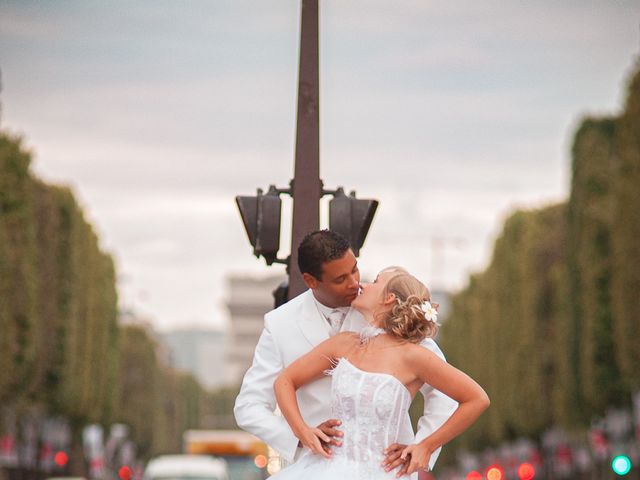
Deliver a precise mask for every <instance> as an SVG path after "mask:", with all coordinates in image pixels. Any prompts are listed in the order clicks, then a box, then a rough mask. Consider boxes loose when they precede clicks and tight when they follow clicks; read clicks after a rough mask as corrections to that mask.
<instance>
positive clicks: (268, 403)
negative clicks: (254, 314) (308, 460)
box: [233, 322, 298, 462]
mask: <svg viewBox="0 0 640 480" xmlns="http://www.w3.org/2000/svg"><path fill="white" fill-rule="evenodd" d="M283 369H284V366H283V364H282V359H281V357H280V354H279V352H278V348H277V345H276V343H275V341H274V339H273V336H272V334H271V332H270V331H269V328H268V326H267V323H266V322H265V327H264V330H263V331H262V334H261V335H260V340H258V345H257V346H256V350H255V353H254V356H253V363H252V365H251V367H250V368H249V370H247V373H246V374H245V376H244V379H243V380H242V387H240V393H239V394H238V396H237V397H236V402H235V406H234V408H233V413H234V415H235V418H236V422H237V424H238V426H239V427H240V428H242V429H243V430H246V431H247V432H249V433H252V434H254V435H255V436H256V437H258V438H260V439H261V440H262V441H264V442H265V443H267V444H268V445H270V446H271V447H272V448H274V449H275V450H276V451H278V453H279V454H280V455H281V456H282V457H283V458H284V459H285V460H287V461H288V462H293V460H294V457H295V455H296V452H297V447H298V439H297V438H296V437H295V435H294V434H293V432H292V431H291V428H290V427H289V425H288V424H287V422H286V420H285V419H284V417H282V416H280V415H277V414H276V413H275V409H276V406H277V404H276V397H275V393H274V391H273V382H274V381H275V380H276V377H277V376H278V375H279V374H280V372H281V371H282V370H283Z"/></svg>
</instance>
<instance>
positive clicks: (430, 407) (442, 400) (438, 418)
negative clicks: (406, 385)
mask: <svg viewBox="0 0 640 480" xmlns="http://www.w3.org/2000/svg"><path fill="white" fill-rule="evenodd" d="M421 345H422V346H423V347H425V348H428V349H429V350H431V351H432V352H433V353H435V354H436V355H438V356H439V357H440V358H441V359H442V360H445V361H446V359H445V357H444V354H443V353H442V350H440V347H438V344H436V342H434V341H433V340H432V339H430V338H428V339H426V340H424V341H423V342H422V343H421ZM420 393H422V396H423V397H424V412H423V414H422V417H420V419H419V420H418V432H417V433H416V440H415V441H416V443H418V442H421V441H422V440H424V439H425V438H426V437H428V436H429V435H431V434H432V433H433V432H435V431H436V430H437V429H438V428H440V426H441V425H442V424H443V423H444V422H446V421H447V419H448V418H449V417H450V416H451V415H452V414H453V412H454V411H455V409H456V408H458V402H456V401H455V400H453V399H452V398H450V397H447V396H446V395H445V394H444V393H442V392H441V391H439V390H436V389H435V388H433V387H432V386H431V385H427V384H425V385H423V387H422V388H421V389H420ZM441 450H442V447H440V448H438V449H437V450H436V451H435V452H433V455H431V459H430V460H429V469H430V470H432V469H433V466H434V465H435V463H436V460H437V459H438V456H439V455H440V451H441Z"/></svg>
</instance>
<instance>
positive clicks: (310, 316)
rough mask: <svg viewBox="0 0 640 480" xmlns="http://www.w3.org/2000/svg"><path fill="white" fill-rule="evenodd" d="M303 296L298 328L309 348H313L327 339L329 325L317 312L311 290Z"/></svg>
mask: <svg viewBox="0 0 640 480" xmlns="http://www.w3.org/2000/svg"><path fill="white" fill-rule="evenodd" d="M303 295H306V298H305V299H304V301H303V302H302V304H301V307H302V308H301V312H300V313H301V315H300V320H299V321H298V326H299V327H300V330H301V331H302V335H304V337H305V338H306V339H307V340H308V341H309V343H310V344H311V346H313V347H315V346H316V345H318V344H319V343H322V342H324V341H325V340H327V339H328V338H329V324H328V323H327V321H326V320H325V319H324V317H323V316H322V315H321V314H320V312H319V311H318V307H317V306H316V302H315V300H314V298H313V293H311V290H307V291H306V292H305V293H303Z"/></svg>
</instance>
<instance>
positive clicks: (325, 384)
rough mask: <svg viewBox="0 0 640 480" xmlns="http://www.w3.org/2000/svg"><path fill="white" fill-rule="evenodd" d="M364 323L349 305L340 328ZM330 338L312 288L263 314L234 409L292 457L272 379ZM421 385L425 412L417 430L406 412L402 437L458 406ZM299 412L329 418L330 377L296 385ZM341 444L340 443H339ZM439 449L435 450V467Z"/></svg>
mask: <svg viewBox="0 0 640 480" xmlns="http://www.w3.org/2000/svg"><path fill="white" fill-rule="evenodd" d="M364 326H365V320H364V318H363V317H362V315H361V314H360V313H359V312H358V311H356V310H354V309H350V310H349V312H348V313H347V316H346V317H345V319H344V323H343V325H342V329H341V331H355V332H357V331H360V329H361V328H362V327H364ZM328 338H329V324H328V322H327V321H326V320H325V318H324V317H323V316H322V315H321V313H320V312H319V310H318V307H317V306H316V303H315V300H314V298H313V293H312V292H311V290H307V291H306V292H304V293H302V294H301V295H299V296H297V297H296V298H294V299H292V300H290V301H289V302H287V303H285V304H284V305H281V306H280V307H278V308H277V309H275V310H272V311H271V312H269V313H267V314H266V315H265V325H264V330H263V331H262V335H261V336H260V340H259V341H258V345H257V346H256V350H255V353H254V357H253V364H252V365H251V367H250V368H249V370H247V373H246V374H245V376H244V379H243V381H242V387H241V388H240V393H239V394H238V397H237V398H236V402H235V407H234V414H235V418H236V422H237V423H238V426H239V427H240V428H242V429H243V430H246V431H248V432H250V433H252V434H254V435H256V436H257V437H258V438H260V439H262V440H263V441H264V442H265V443H267V444H268V445H270V446H271V447H272V448H274V449H275V450H276V451H277V452H278V453H279V454H280V455H281V456H282V458H284V459H285V460H286V461H288V462H293V461H295V460H297V453H298V450H299V449H298V439H297V438H296V437H295V436H294V434H293V432H292V431H291V428H290V427H289V425H288V424H287V421H286V420H285V419H284V417H282V416H280V415H278V414H276V413H275V410H276V406H277V404H276V398H275V393H274V390H273V382H274V381H275V379H276V377H277V376H278V375H279V374H280V372H281V371H282V370H283V369H284V368H285V367H287V366H288V365H289V364H290V363H292V362H293V361H294V360H296V359H298V358H299V357H301V356H302V355H304V354H305V353H307V352H309V351H310V350H311V349H313V348H314V347H315V346H316V345H318V344H319V343H321V342H323V341H324V340H326V339H328ZM422 345H423V346H424V347H426V348H428V349H430V350H431V351H433V352H434V353H436V354H437V355H438V356H439V357H441V358H442V359H443V360H444V355H443V354H442V352H441V351H440V348H438V345H437V344H436V343H435V342H434V341H433V340H431V339H426V340H425V341H423V342H422ZM420 391H421V392H422V395H423V396H424V399H425V402H424V414H423V416H422V417H421V418H420V420H419V421H418V432H417V434H416V435H415V436H414V433H413V429H412V428H411V423H410V421H409V417H408V415H407V421H406V424H405V425H403V426H402V427H401V430H400V442H401V443H406V444H411V443H414V442H419V441H421V440H422V439H424V438H425V437H427V436H428V435H430V434H431V433H432V432H433V431H435V430H436V429H437V428H438V427H440V425H442V424H443V423H444V422H445V421H446V420H447V419H448V418H449V417H450V416H451V414H452V413H453V411H454V410H455V409H456V408H457V403H456V402H455V401H454V400H452V399H451V398H449V397H447V396H446V395H444V394H443V393H441V392H440V391H438V390H435V389H434V388H433V387H431V386H429V385H424V386H423V387H422V388H421V389H420ZM297 398H298V404H299V406H300V412H301V413H302V417H303V418H304V420H305V422H306V423H307V424H308V425H311V426H317V425H319V424H320V423H322V422H324V421H325V420H328V419H329V418H331V400H330V399H331V378H330V377H329V376H327V378H322V379H320V380H317V381H314V382H311V383H309V384H307V385H305V386H303V387H302V388H300V389H299V390H298V391H297ZM335 448H339V447H335ZM439 453H440V449H438V450H437V451H436V452H434V454H433V455H432V456H431V460H430V467H431V468H433V464H434V463H435V461H436V459H437V457H438V455H439Z"/></svg>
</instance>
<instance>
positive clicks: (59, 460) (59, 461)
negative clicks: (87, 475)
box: [53, 452, 69, 467]
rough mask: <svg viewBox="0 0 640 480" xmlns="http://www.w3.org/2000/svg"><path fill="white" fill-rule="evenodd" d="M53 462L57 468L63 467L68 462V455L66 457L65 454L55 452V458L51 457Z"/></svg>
mask: <svg viewBox="0 0 640 480" xmlns="http://www.w3.org/2000/svg"><path fill="white" fill-rule="evenodd" d="M53 461H54V462H55V463H56V465H57V466H59V467H64V466H65V465H66V464H67V462H68V461H69V455H67V454H66V453H65V452H56V454H55V456H54V457H53Z"/></svg>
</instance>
